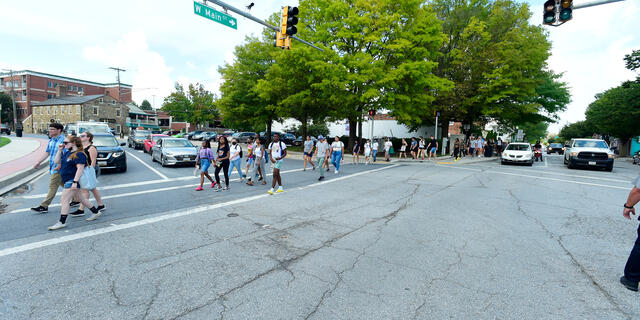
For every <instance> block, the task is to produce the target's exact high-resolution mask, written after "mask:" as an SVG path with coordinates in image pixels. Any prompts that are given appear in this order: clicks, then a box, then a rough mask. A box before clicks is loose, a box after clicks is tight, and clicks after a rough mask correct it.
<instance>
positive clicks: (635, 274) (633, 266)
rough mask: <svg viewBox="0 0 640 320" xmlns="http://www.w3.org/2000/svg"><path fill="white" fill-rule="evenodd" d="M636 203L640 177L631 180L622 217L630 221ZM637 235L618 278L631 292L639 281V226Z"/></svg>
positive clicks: (638, 198)
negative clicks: (631, 184) (622, 273)
mask: <svg viewBox="0 0 640 320" xmlns="http://www.w3.org/2000/svg"><path fill="white" fill-rule="evenodd" d="M638 202H640V175H638V176H637V177H636V178H635V179H634V180H633V187H632V188H631V191H630V192H629V196H628V197H627V201H626V202H625V203H624V206H623V207H624V208H623V210H622V215H623V216H624V217H625V218H627V219H629V220H631V215H635V214H636V209H635V208H634V207H635V205H636V204H638ZM637 234H638V237H637V238H636V242H635V243H634V245H633V249H631V253H630V254H629V258H628V259H627V264H626V265H625V266H624V275H623V276H622V277H621V278H620V283H622V285H624V286H625V287H626V288H627V289H629V290H631V291H638V281H640V226H639V227H638V232H637Z"/></svg>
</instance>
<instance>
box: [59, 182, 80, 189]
mask: <svg viewBox="0 0 640 320" xmlns="http://www.w3.org/2000/svg"><path fill="white" fill-rule="evenodd" d="M71 185H73V180H69V181H67V182H65V183H64V185H63V186H62V187H63V188H64V189H71ZM76 187H78V189H80V183H77V182H76Z"/></svg>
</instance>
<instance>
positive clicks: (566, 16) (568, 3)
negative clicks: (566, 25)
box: [560, 0, 573, 22]
mask: <svg viewBox="0 0 640 320" xmlns="http://www.w3.org/2000/svg"><path fill="white" fill-rule="evenodd" d="M572 13H573V0H560V22H566V21H569V20H571V18H573V14H572Z"/></svg>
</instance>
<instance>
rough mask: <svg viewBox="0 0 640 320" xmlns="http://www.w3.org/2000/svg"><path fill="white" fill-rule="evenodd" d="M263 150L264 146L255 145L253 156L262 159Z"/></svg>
mask: <svg viewBox="0 0 640 320" xmlns="http://www.w3.org/2000/svg"><path fill="white" fill-rule="evenodd" d="M262 148H264V147H263V146H262V145H260V146H258V145H257V144H254V145H253V155H254V156H255V157H256V158H257V157H262Z"/></svg>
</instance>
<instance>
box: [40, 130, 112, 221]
mask: <svg viewBox="0 0 640 320" xmlns="http://www.w3.org/2000/svg"><path fill="white" fill-rule="evenodd" d="M87 159H88V158H87V155H86V154H85V153H84V150H83V149H82V140H80V138H78V137H76V136H69V137H67V138H66V139H64V140H63V144H61V145H60V146H58V151H57V152H56V158H55V159H54V163H55V164H57V165H59V170H60V172H59V174H60V179H61V181H62V185H63V189H62V196H61V198H62V199H61V200H60V202H61V203H60V207H61V209H60V220H59V221H58V222H57V223H56V224H54V225H52V226H51V227H49V230H58V229H61V228H64V227H66V226H67V224H66V222H67V216H68V214H69V207H70V205H69V202H70V201H71V199H73V198H75V199H79V200H80V203H82V205H84V206H85V207H87V208H89V207H90V209H89V210H91V212H93V214H94V216H95V217H96V218H97V217H98V216H100V214H101V211H100V210H98V208H96V207H95V206H93V205H92V204H91V202H89V200H87V198H86V197H85V196H84V195H83V194H82V192H80V185H79V184H78V180H80V177H81V176H82V171H84V167H85V166H86V165H87V164H88V160H87ZM93 220H95V219H93Z"/></svg>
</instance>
